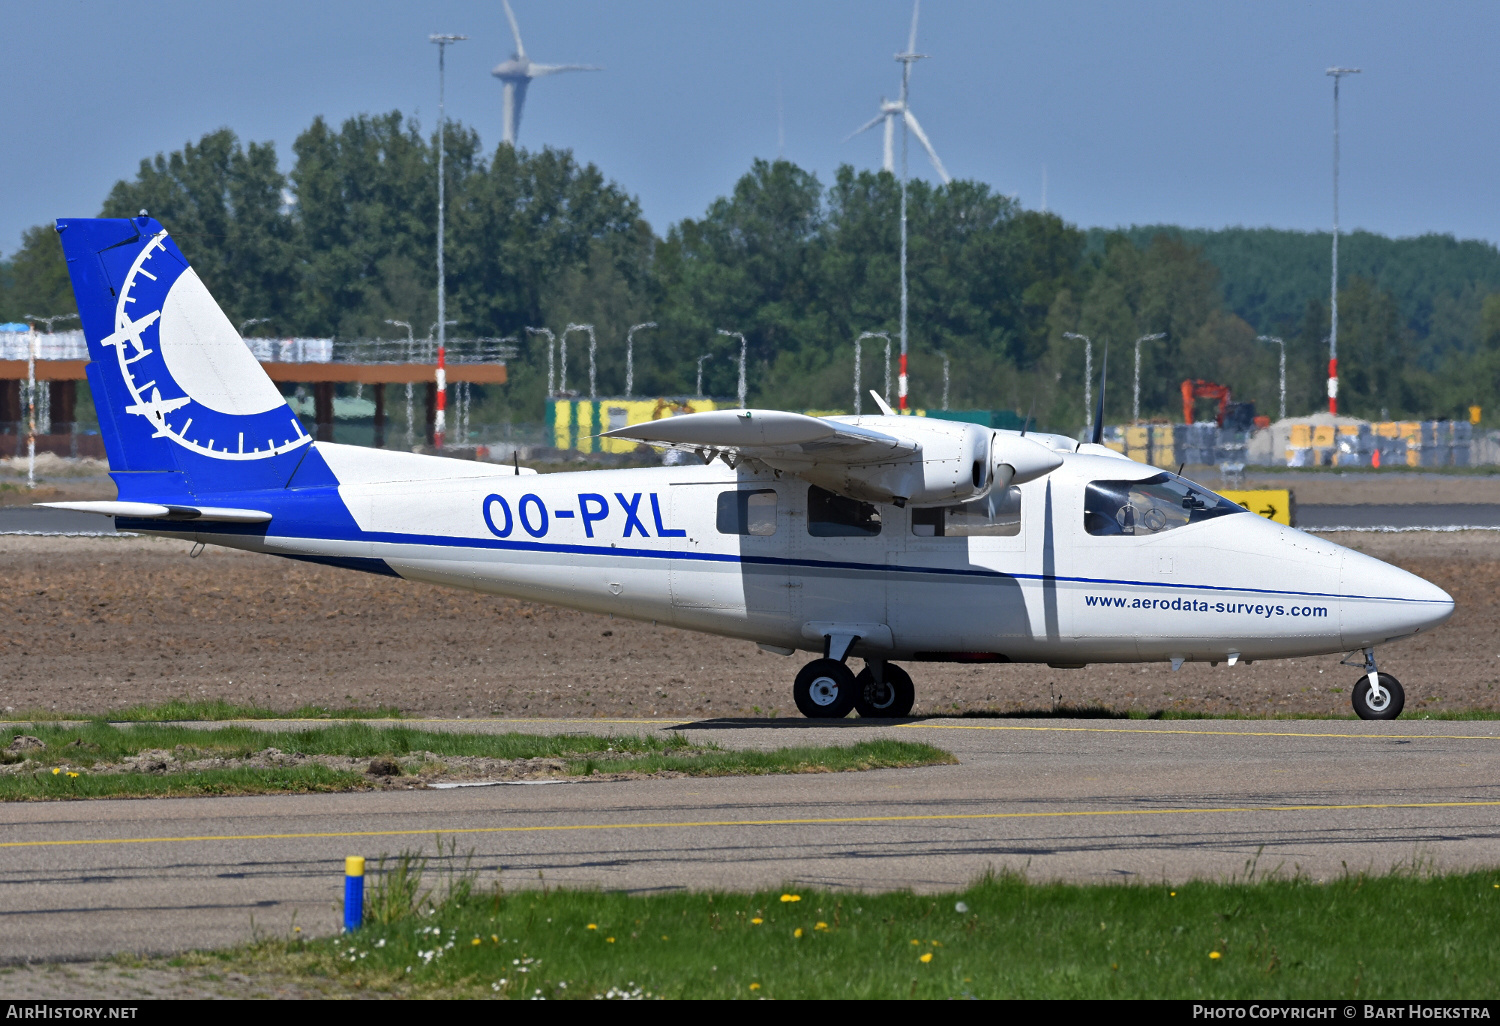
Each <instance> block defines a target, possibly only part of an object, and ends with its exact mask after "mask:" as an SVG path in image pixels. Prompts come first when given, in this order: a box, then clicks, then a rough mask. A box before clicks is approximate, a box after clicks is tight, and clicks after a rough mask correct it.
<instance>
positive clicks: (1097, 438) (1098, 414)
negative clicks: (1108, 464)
mask: <svg viewBox="0 0 1500 1026" xmlns="http://www.w3.org/2000/svg"><path fill="white" fill-rule="evenodd" d="M1108 376H1109V343H1108V342H1106V343H1105V344H1104V362H1103V363H1102V364H1101V365H1100V367H1099V405H1098V406H1096V407H1095V408H1094V437H1093V443H1094V444H1095V445H1103V444H1104V386H1105V384H1106V383H1107V378H1108Z"/></svg>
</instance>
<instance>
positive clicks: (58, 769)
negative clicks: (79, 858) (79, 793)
mask: <svg viewBox="0 0 1500 1026" xmlns="http://www.w3.org/2000/svg"><path fill="white" fill-rule="evenodd" d="M61 772H62V767H61V766H53V767H52V775H53V776H54V777H55V776H57V775H58V774H59V773H61ZM781 900H782V901H791V900H792V899H791V898H788V897H787V896H786V895H785V894H783V895H782V896H781Z"/></svg>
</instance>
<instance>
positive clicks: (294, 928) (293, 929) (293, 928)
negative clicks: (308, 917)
mask: <svg viewBox="0 0 1500 1026" xmlns="http://www.w3.org/2000/svg"><path fill="white" fill-rule="evenodd" d="M292 932H293V933H301V932H302V927H300V926H294V927H292Z"/></svg>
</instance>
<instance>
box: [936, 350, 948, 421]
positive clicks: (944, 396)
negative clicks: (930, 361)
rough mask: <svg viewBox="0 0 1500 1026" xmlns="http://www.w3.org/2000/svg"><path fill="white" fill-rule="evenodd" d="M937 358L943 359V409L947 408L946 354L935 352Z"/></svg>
mask: <svg viewBox="0 0 1500 1026" xmlns="http://www.w3.org/2000/svg"><path fill="white" fill-rule="evenodd" d="M937 354H938V356H941V357H942V358H943V409H945V410H946V409H947V408H948V354H947V353H945V352H943V351H942V350H941V349H939V350H938V351H937Z"/></svg>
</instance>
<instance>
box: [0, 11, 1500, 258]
mask: <svg viewBox="0 0 1500 1026" xmlns="http://www.w3.org/2000/svg"><path fill="white" fill-rule="evenodd" d="M513 6H514V7H515V10H516V14H517V18H518V20H519V22H520V27H521V32H522V37H523V39H524V40H525V43H526V48H527V51H528V52H529V53H530V55H531V57H532V59H533V60H537V61H540V62H544V63H583V64H599V65H603V66H604V68H605V70H603V71H599V72H588V73H576V74H567V75H558V76H555V77H552V78H547V79H543V80H540V81H538V82H535V83H533V85H532V87H531V91H530V95H529V97H528V98H527V103H526V109H525V116H524V120H523V122H522V124H521V130H520V142H521V145H522V146H524V147H528V148H536V147H540V146H543V145H549V146H558V147H570V148H572V149H573V150H574V152H575V153H576V154H577V155H578V156H579V157H580V158H581V159H583V160H585V161H591V162H593V163H595V164H597V165H598V166H599V168H600V169H601V170H602V171H603V172H604V174H605V175H606V176H607V177H609V178H612V179H614V180H615V181H617V182H618V183H620V184H621V185H622V186H623V187H624V188H625V189H626V190H627V191H628V192H630V193H631V194H633V195H635V196H637V197H638V198H639V200H640V202H641V206H642V209H643V211H644V214H645V216H646V218H647V220H648V221H650V223H651V224H652V226H653V227H654V228H655V229H656V231H657V232H658V233H662V232H665V231H666V229H667V228H668V227H669V226H670V225H671V224H672V223H674V222H676V221H679V220H681V219H682V218H685V217H697V216H701V215H702V214H703V212H704V210H705V209H706V208H707V206H708V204H709V203H710V202H712V200H713V199H714V198H715V197H718V196H721V195H724V194H726V193H727V192H729V191H730V190H731V189H732V188H733V185H734V182H735V180H736V179H737V178H738V177H739V176H740V175H742V174H743V173H744V172H745V171H746V170H747V169H748V168H749V166H750V163H751V161H752V160H754V159H755V158H757V157H763V158H774V157H776V156H777V155H778V153H779V154H781V155H784V156H785V157H786V158H787V159H788V160H791V161H794V162H796V163H797V164H799V165H801V166H803V167H805V168H808V169H810V170H813V171H815V172H817V174H818V175H819V176H820V177H821V178H822V180H823V181H824V182H828V181H830V180H831V178H832V175H833V173H834V171H835V170H836V169H837V167H838V166H839V165H840V164H843V163H850V164H853V165H855V166H856V167H860V168H875V167H878V166H879V164H880V160H881V140H880V133H879V131H878V130H876V131H871V132H868V133H866V134H864V135H861V136H859V137H857V138H855V139H852V140H848V141H846V140H845V137H846V136H847V135H848V134H849V133H850V132H852V131H853V130H854V129H855V128H857V127H859V126H860V125H861V124H863V123H864V122H865V121H867V120H869V119H870V118H871V117H873V116H874V115H875V114H876V113H877V108H878V104H879V102H880V100H881V98H882V96H891V97H894V96H895V95H896V93H897V91H898V89H899V68H898V65H897V64H896V62H895V61H894V60H893V59H892V58H893V55H894V54H895V53H896V52H897V51H898V50H900V49H903V48H904V45H905V42H906V35H907V31H908V28H909V25H910V20H911V4H910V0H759V2H755V3H749V2H719V3H709V2H703V0H550V2H545V3H544V2H542V0H513ZM432 32H454V33H462V34H467V35H468V36H469V37H470V38H469V39H468V40H467V41H465V42H462V43H459V44H457V45H456V46H455V47H453V48H451V49H450V50H449V56H448V74H447V107H448V114H449V117H450V118H453V119H456V120H459V121H462V122H464V123H465V124H466V125H469V126H471V127H473V128H475V129H477V130H478V131H479V133H480V137H481V141H482V143H483V145H484V146H485V148H486V149H487V150H491V151H492V150H493V148H494V146H495V145H496V144H497V143H498V142H499V138H500V84H499V82H498V81H497V80H495V79H493V78H492V77H490V75H489V69H490V68H491V67H493V66H494V65H495V64H496V63H498V62H499V61H501V60H504V59H505V58H506V57H507V56H509V54H510V52H511V50H512V49H513V43H512V40H511V38H510V33H509V30H508V27H507V26H506V23H505V16H504V13H503V10H502V9H501V6H500V3H499V0H482V2H461V0H426V2H423V3H397V2H392V0H357V2H356V0H315V2H311V3H309V2H306V0H300V2H288V0H257V2H254V3H248V2H241V3H231V2H213V3H202V2H198V0H194V2H189V0H155V2H153V3H151V4H123V3H119V2H103V0H45V2H42V0H30V2H20V0H0V39H5V40H8V41H9V45H8V46H7V54H6V59H5V69H6V74H5V80H4V81H5V86H4V102H3V103H0V139H3V140H4V144H5V149H6V153H7V156H6V158H5V159H3V160H0V253H10V252H13V251H14V250H15V248H16V247H17V246H18V245H19V240H20V233H21V231H22V230H23V229H24V228H26V227H28V226H30V225H33V224H39V223H43V222H46V221H49V220H51V219H52V218H55V217H60V216H80V215H84V216H86V215H90V214H94V213H97V212H98V210H99V207H100V205H101V203H102V201H103V199H104V197H105V195H106V194H107V193H108V191H109V188H110V186H111V185H112V184H113V183H114V182H115V181H116V180H118V179H120V178H128V177H132V176H133V175H134V173H135V170H136V168H137V166H138V164H139V162H140V160H141V159H142V158H143V157H148V156H151V155H154V154H155V153H157V152H161V151H170V150H173V149H179V148H181V147H182V145H183V144H184V143H185V142H188V141H196V140H197V139H198V138H199V137H200V136H202V135H203V134H204V133H206V132H210V131H213V130H215V129H218V128H220V127H224V126H227V127H229V128H231V129H233V130H234V131H235V132H236V133H237V134H238V135H239V136H240V138H241V139H242V140H247V141H248V140H255V141H258V142H264V141H271V142H274V143H275V144H276V147H277V151H278V153H279V154H280V156H281V160H282V166H283V168H284V169H289V167H290V158H291V144H292V142H293V140H294V139H295V138H296V136H297V134H298V133H299V132H301V131H302V130H303V129H304V128H306V127H307V125H308V124H309V123H310V122H311V121H312V119H313V118H314V117H315V116H316V115H319V114H321V115H323V116H324V117H325V118H328V119H329V120H331V121H333V122H338V121H341V120H342V119H344V118H346V117H349V116H351V115H354V114H359V113H364V112H382V111H389V110H400V111H402V112H404V113H407V114H409V115H412V116H415V117H416V118H418V119H419V120H420V123H421V124H422V125H424V126H426V127H428V128H431V127H433V126H435V124H436V114H437V92H438V90H437V86H438V82H437V78H438V76H437V49H436V47H434V46H432V45H431V44H430V43H428V42H427V35H428V34H429V33H432ZM1497 41H1500V4H1496V3H1493V2H1466V0H1445V2H1444V3H1441V4H1421V3H1416V2H1400V3H1398V2H1387V0H1378V2H1377V0H1341V2H1324V0H1313V2H1309V0H1301V2H1290V0H1258V2H1253V3H1251V2H1202V0H1194V2H1176V0H1154V2H1148V0H1140V2H1122V0H1110V2H1091V0H1048V2H1046V3H1040V2H1032V3H1024V4H1023V3H1015V2H999V0H926V2H925V3H924V4H923V5H922V12H921V21H920V25H919V31H918V38H917V49H918V50H919V51H920V52H922V53H926V54H928V55H930V56H929V59H927V60H924V61H922V62H920V63H919V64H918V65H917V67H916V69H915V71H914V73H913V77H912V95H911V108H912V110H913V111H914V112H915V113H916V115H917V116H918V117H919V118H920V120H921V123H922V126H923V127H924V128H925V129H926V131H927V134H928V136H929V137H930V138H931V140H932V142H933V144H934V146H935V147H936V149H937V151H938V153H939V155H940V156H941V157H942V159H943V161H944V163H945V164H946V165H947V167H948V170H949V171H950V172H951V173H952V174H953V175H954V176H955V177H959V178H972V179H977V180H980V181H983V182H986V183H988V184H989V185H990V186H991V187H992V188H994V189H995V190H997V191H998V192H1001V193H1005V194H1007V195H1014V196H1016V197H1017V198H1018V199H1019V200H1020V202H1021V203H1022V204H1023V205H1024V206H1026V207H1030V208H1036V207H1040V206H1042V204H1043V200H1044V195H1043V189H1044V182H1045V203H1046V207H1047V209H1050V210H1053V211H1055V212H1057V213H1058V214H1060V215H1061V216H1062V217H1064V218H1066V219H1067V220H1069V221H1071V222H1073V223H1075V224H1078V225H1080V226H1084V227H1094V226H1103V227H1111V226H1120V225H1129V224H1148V223H1173V224H1181V225H1185V226H1192V227H1210V228H1213V227H1224V226H1230V225H1245V226H1250V227H1262V226H1271V227H1277V228H1294V229H1303V230H1313V229H1326V228H1327V227H1328V226H1329V225H1330V223H1331V220H1332V123H1333V117H1332V108H1333V103H1332V87H1331V80H1330V79H1329V78H1328V77H1327V76H1326V75H1325V74H1324V70H1325V69H1326V68H1327V67H1329V66H1330V65H1335V64H1337V65H1345V66H1352V67H1358V68H1361V69H1362V73H1361V74H1359V75H1356V76H1352V77H1350V78H1346V79H1344V85H1343V89H1342V107H1341V121H1342V130H1343V131H1342V139H1343V150H1342V153H1343V156H1342V165H1343V174H1342V180H1341V197H1340V205H1341V214H1342V216H1341V222H1342V225H1343V227H1344V228H1345V229H1346V230H1349V229H1367V230H1370V231H1375V232H1381V233H1384V234H1387V235H1397V236H1406V235H1417V234H1422V233H1425V232H1443V233H1451V234H1453V235H1456V236H1458V237H1459V238H1480V239H1486V240H1490V241H1492V242H1500V204H1497V203H1496V202H1495V198H1494V184H1493V183H1494V182H1495V181H1496V174H1495V170H1496V168H1497V167H1500V133H1497V132H1496V131H1495V129H1494V126H1495V123H1496V117H1495V115H1496V111H1495V107H1496V103H1497V99H1500V62H1497V61H1495V60H1494V59H1493V53H1494V49H1495V44H1496V42H1497ZM910 166H911V171H912V173H913V174H914V175H922V176H925V177H929V178H930V177H932V170H931V168H930V167H929V166H928V164H927V162H926V159H925V157H924V156H923V155H922V153H921V151H920V150H919V149H918V148H917V146H916V144H915V141H913V144H912V154H911V165H910Z"/></svg>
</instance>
